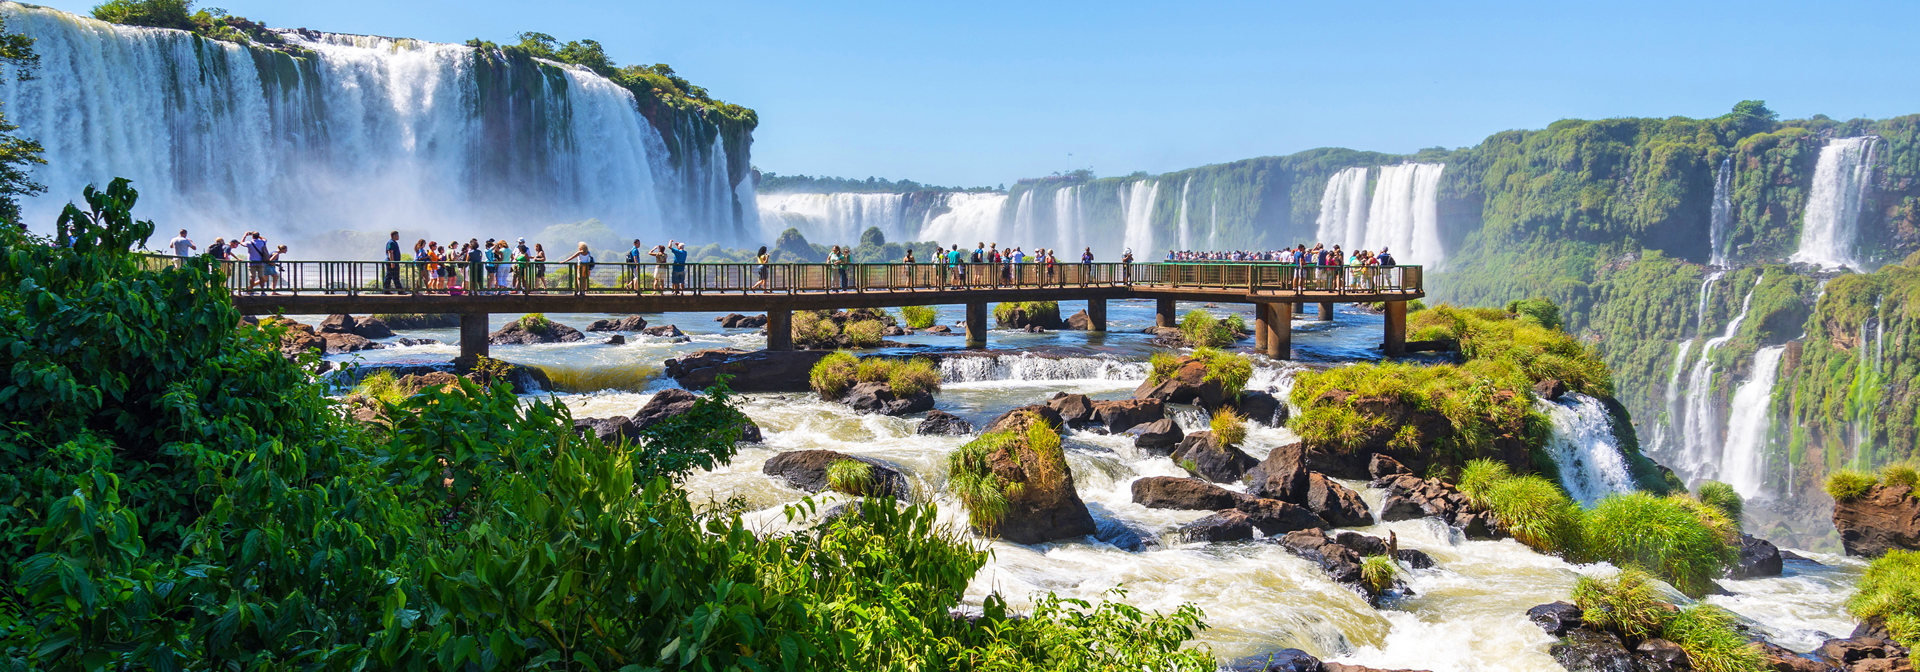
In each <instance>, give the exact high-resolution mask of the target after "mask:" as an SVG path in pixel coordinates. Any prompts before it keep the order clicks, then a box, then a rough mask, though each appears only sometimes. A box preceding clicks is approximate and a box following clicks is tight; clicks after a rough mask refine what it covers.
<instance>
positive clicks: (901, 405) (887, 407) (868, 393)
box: [841, 383, 933, 416]
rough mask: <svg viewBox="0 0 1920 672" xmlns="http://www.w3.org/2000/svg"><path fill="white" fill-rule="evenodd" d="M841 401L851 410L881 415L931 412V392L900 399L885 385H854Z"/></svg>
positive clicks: (923, 391) (890, 387)
mask: <svg viewBox="0 0 1920 672" xmlns="http://www.w3.org/2000/svg"><path fill="white" fill-rule="evenodd" d="M841 401H843V402H845V403H846V404H847V405H848V406H851V407H853V410H856V411H860V412H862V413H879V414H882V415H893V416H901V415H909V414H913V413H919V412H922V411H930V410H933V393H932V392H928V391H925V390H922V391H921V392H920V393H919V394H915V395H912V396H907V397H901V396H899V395H897V394H894V392H893V386H891V385H888V384H887V383H860V384H858V385H854V386H853V389H851V390H848V391H847V396H846V397H844V398H843V399H841Z"/></svg>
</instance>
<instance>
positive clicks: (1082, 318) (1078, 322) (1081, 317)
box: [1067, 310, 1093, 331]
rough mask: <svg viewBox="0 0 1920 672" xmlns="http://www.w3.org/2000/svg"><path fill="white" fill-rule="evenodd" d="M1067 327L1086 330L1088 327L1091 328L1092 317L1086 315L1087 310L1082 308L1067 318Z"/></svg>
mask: <svg viewBox="0 0 1920 672" xmlns="http://www.w3.org/2000/svg"><path fill="white" fill-rule="evenodd" d="M1067 328H1068V329H1072V330H1074V331H1086V330H1088V329H1092V328H1093V318H1092V317H1088V316H1087V311H1084V310H1082V311H1080V312H1077V313H1074V314H1073V316H1072V317H1069V318H1067Z"/></svg>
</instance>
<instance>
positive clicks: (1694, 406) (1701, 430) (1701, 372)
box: [1671, 276, 1765, 480]
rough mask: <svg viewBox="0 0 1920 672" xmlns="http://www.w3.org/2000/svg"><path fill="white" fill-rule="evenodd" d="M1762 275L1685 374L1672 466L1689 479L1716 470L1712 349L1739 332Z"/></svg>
mask: <svg viewBox="0 0 1920 672" xmlns="http://www.w3.org/2000/svg"><path fill="white" fill-rule="evenodd" d="M1764 279H1765V276H1761V277H1760V278H1757V279H1755V280H1754V282H1753V289H1749V290H1747V298H1746V299H1744V300H1742V301H1741V302H1740V313H1739V314H1738V315H1735V316H1734V317H1733V320H1732V321H1730V322H1728V323H1727V328H1726V330H1725V331H1723V332H1722V333H1721V334H1720V335H1719V336H1716V337H1714V338H1710V339H1707V342H1706V343H1704V344H1702V345H1701V346H1700V358H1699V359H1697V360H1694V363H1693V371H1692V373H1691V374H1690V375H1689V376H1688V378H1687V400H1686V406H1685V408H1684V410H1685V414H1684V416H1683V418H1684V420H1683V422H1682V427H1681V430H1682V431H1681V434H1680V437H1681V439H1682V440H1683V442H1682V444H1681V446H1680V455H1679V456H1678V457H1679V463H1678V464H1676V465H1671V466H1674V467H1675V468H1676V469H1677V470H1678V471H1680V472H1681V473H1683V474H1685V475H1686V476H1687V478H1688V479H1689V480H1701V479H1707V478H1713V477H1715V476H1716V475H1717V474H1718V473H1719V458H1720V453H1721V447H1722V446H1721V444H1720V443H1719V441H1720V437H1721V430H1722V427H1721V424H1720V421H1719V414H1718V413H1717V412H1716V411H1715V408H1714V398H1713V350H1714V348H1718V347H1720V345H1721V344H1722V343H1726V342H1727V341H1729V340H1732V339H1733V337H1734V336H1735V335H1736V334H1739V333H1740V324H1741V323H1742V322H1745V321H1746V319H1747V308H1749V307H1750V306H1752V305H1753V293H1754V290H1757V289H1759V288H1760V281H1761V280H1764Z"/></svg>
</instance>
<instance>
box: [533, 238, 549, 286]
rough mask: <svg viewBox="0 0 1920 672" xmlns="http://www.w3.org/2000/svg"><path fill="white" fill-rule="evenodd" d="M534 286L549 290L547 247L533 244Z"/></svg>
mask: <svg viewBox="0 0 1920 672" xmlns="http://www.w3.org/2000/svg"><path fill="white" fill-rule="evenodd" d="M533 288H534V289H538V290H540V291H543V292H544V291H547V248H545V247H541V246H540V243H534V244H533Z"/></svg>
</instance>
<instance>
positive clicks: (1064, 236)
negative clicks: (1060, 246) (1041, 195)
mask: <svg viewBox="0 0 1920 672" xmlns="http://www.w3.org/2000/svg"><path fill="white" fill-rule="evenodd" d="M1053 226H1054V229H1055V231H1056V232H1058V235H1059V236H1060V240H1061V242H1062V243H1064V244H1065V245H1064V246H1065V248H1066V249H1072V246H1073V243H1083V242H1087V223H1086V218H1085V217H1083V216H1081V214H1080V187H1079V185H1075V186H1071V187H1067V188H1064V189H1060V190H1058V191H1055V192H1053Z"/></svg>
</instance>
